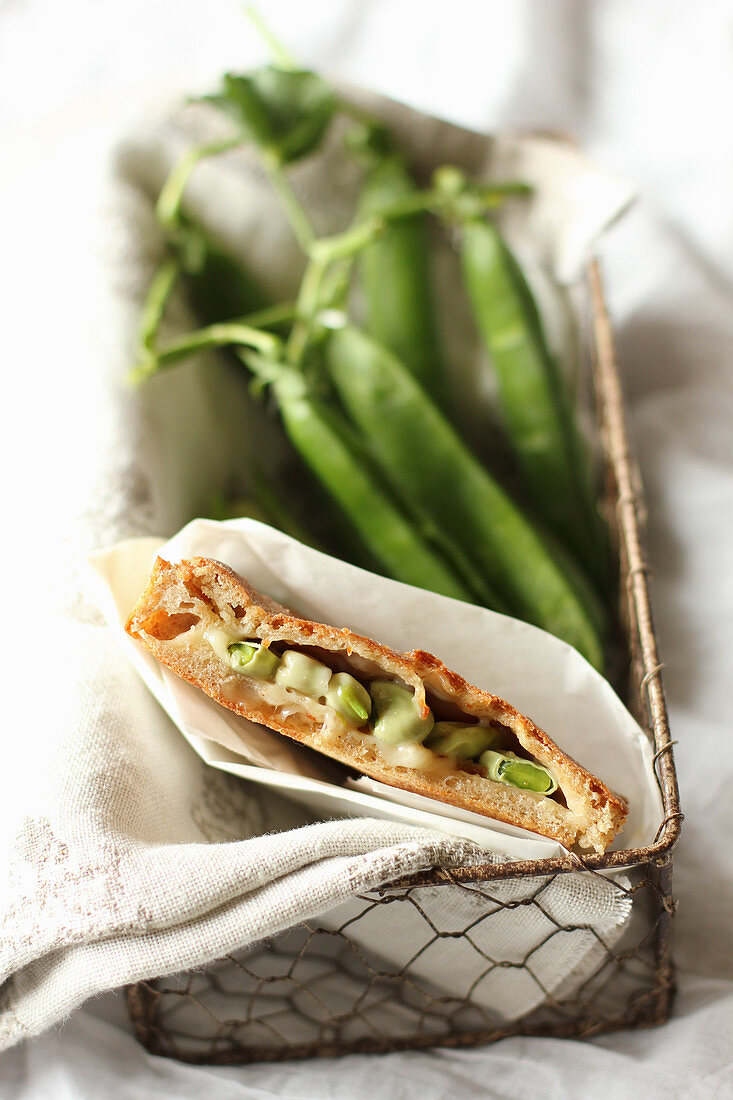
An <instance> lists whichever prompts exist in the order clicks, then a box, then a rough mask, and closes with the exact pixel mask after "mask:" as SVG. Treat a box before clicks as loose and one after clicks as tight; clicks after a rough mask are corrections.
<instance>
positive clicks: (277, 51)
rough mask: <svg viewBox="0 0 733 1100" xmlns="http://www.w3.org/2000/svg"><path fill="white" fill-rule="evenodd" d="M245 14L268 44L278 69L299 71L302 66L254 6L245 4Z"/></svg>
mask: <svg viewBox="0 0 733 1100" xmlns="http://www.w3.org/2000/svg"><path fill="white" fill-rule="evenodd" d="M244 14H245V15H246V16H247V18H248V19H249V21H250V23H251V24H252V26H253V27H254V29H255V30H256V31H257V33H258V34H259V35H260V37H261V38H262V39H263V40H264V41H265V42H266V43H267V46H268V48H269V50H270V53H271V55H272V60H273V61H274V62H275V64H276V65H277V66H278V68H280V69H291V70H294V71H297V70H298V69H299V68H300V66H299V65H298V64H297V62H296V60H295V58H294V57H293V55H292V54H291V53H290V51H289V50H288V49H286V48H285V46H283V44H282V42H280V41H279V40H278V39H277V38H276V37H275V35H274V34H273V33H272V31H271V30H270V28H269V27H268V26H267V24H266V23H265V21H264V19H263V18H262V16H261V15H260V13H259V12H258V10H257V8H256V7H255V6H254V4H245V7H244Z"/></svg>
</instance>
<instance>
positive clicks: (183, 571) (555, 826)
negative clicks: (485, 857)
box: [126, 558, 627, 852]
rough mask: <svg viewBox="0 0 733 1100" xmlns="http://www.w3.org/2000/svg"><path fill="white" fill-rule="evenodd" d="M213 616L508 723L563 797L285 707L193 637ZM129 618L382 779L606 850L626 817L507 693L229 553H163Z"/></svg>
mask: <svg viewBox="0 0 733 1100" xmlns="http://www.w3.org/2000/svg"><path fill="white" fill-rule="evenodd" d="M213 625H223V626H224V627H225V628H226V629H228V630H229V631H230V632H231V633H232V634H235V635H236V636H238V637H242V638H246V637H249V638H253V637H258V638H261V639H262V640H263V642H264V643H265V644H266V645H267V644H271V643H274V642H287V643H290V644H294V645H298V646H303V647H306V648H310V647H315V648H316V649H318V650H321V651H323V650H325V651H328V652H329V663H331V664H332V665H333V666H334V667H342V668H349V669H351V670H352V671H354V672H355V674H356V675H357V676H358V675H359V672H360V670H361V671H362V674H364V673H366V675H367V676H368V677H369V676H370V675H371V677H373V676H374V675H384V674H387V675H388V676H391V677H398V678H399V679H401V680H403V681H404V682H405V683H406V684H408V685H410V686H411V687H413V688H414V690H415V694H416V698H417V699H418V701H419V702H420V703H422V704H423V705H425V706H427V702H426V692H427V693H428V694H429V696H430V699H431V702H432V703H433V704H434V703H435V701H436V700H437V701H440V703H441V704H442V705H443V706H445V707H448V708H449V709H450V708H457V709H458V710H460V711H462V712H464V713H466V714H469V715H473V716H475V717H477V718H481V719H483V720H489V721H493V722H495V723H496V722H498V723H500V724H501V725H502V726H505V727H507V728H508V729H509V730H510V731H511V733H512V734H513V735H514V736H515V737H516V739H517V741H518V742H519V744H520V745H521V746H522V747H523V748H524V749H525V750H527V752H529V753H530V754H531V755H532V756H534V757H535V758H536V759H537V760H538V761H539V762H540V763H541V764H544V765H545V766H547V767H549V768H550V769H551V770H552V773H553V775H554V776H555V777H556V779H557V781H558V786H559V790H560V791H561V792H562V795H563V796H564V799H565V801H566V803H567V805H562V803H561V802H558V801H556V800H554V799H549V798H541V797H538V796H536V795H533V794H531V793H530V792H526V791H520V790H517V789H516V788H512V787H508V786H506V785H505V784H500V783H494V782H492V781H491V780H488V779H485V778H483V777H482V776H481V775H477V774H472V773H471V772H470V771H463V770H461V769H460V768H456V767H453V766H446V768H444V769H443V770H442V771H441V773H440V774H433V773H432V772H427V773H426V772H424V771H421V770H419V769H418V768H416V767H408V766H405V765H403V764H400V763H394V762H390V761H388V760H385V759H384V757H383V756H382V754H381V753H380V752H379V746H378V744H377V743H376V739H375V738H373V737H371V738H368V737H361V738H360V737H358V736H354V735H353V734H350V733H349V731H348V730H346V729H345V727H341V728H340V730H336V731H334V730H333V729H331V730H330V731H327V730H325V729H324V722H323V717H322V709H321V713H320V714H319V713H318V712H319V709H320V708H319V707H318V705H317V704H313V705H310V710H305V711H302V712H298V713H295V714H288V715H285V716H283V715H281V714H280V713H279V711H281V710H282V708H281V707H280V708H278V707H275V706H273V704H272V703H271V702H268V701H266V700H264V699H262V698H261V697H260V696H259V691H260V688H259V686H258V685H257V684H256V683H255V682H253V681H251V680H250V679H249V678H247V677H241V676H238V675H237V674H234V673H232V672H231V670H229V669H227V668H226V666H225V665H224V663H223V662H222V661H220V660H219V659H218V658H217V657H216V656H215V654H214V652H213V650H212V649H211V647H210V646H208V645H206V644H204V645H198V646H196V645H194V644H193V642H192V641H190V640H189V639H192V638H195V637H196V636H197V631H196V630H194V629H192V628H193V627H198V628H203V627H205V626H213ZM126 629H127V631H128V633H129V634H131V635H132V636H133V637H135V638H138V639H139V640H140V641H141V642H143V643H144V644H145V646H146V647H147V648H148V649H149V650H150V651H151V652H152V653H153V655H154V656H155V657H156V658H157V659H158V660H160V661H161V662H162V663H163V664H165V665H166V666H167V667H168V668H170V669H171V670H172V671H173V672H175V673H176V674H177V675H178V676H181V677H182V678H183V679H184V680H187V681H188V682H189V683H192V684H194V685H195V686H196V687H198V688H200V689H201V690H203V691H205V692H206V693H207V694H208V695H209V696H210V697H211V698H213V699H215V700H216V702H218V703H220V704H221V705H222V706H225V707H227V708H229V709H230V710H233V711H235V712H236V713H238V714H241V715H243V716H244V717H245V718H248V719H249V720H250V721H253V722H258V723H260V724H262V725H265V726H267V727H269V728H270V729H273V730H275V731H277V732H278V733H282V734H284V735H285V736H287V737H290V738H292V739H293V740H295V741H299V742H301V743H302V744H305V745H309V746H310V747H311V748H314V749H316V750H317V751H319V752H322V753H325V754H326V755H327V756H329V757H331V758H332V759H335V760H338V761H340V762H341V763H343V764H346V765H347V766H349V767H351V768H355V769H356V770H357V771H360V772H362V773H364V774H365V775H369V776H371V777H372V778H374V779H377V780H379V781H380V782H383V783H387V784H389V785H391V786H395V787H400V788H402V789H403V790H407V791H413V792H415V793H416V794H422V795H426V796H427V797H429V798H435V799H438V800H440V801H443V802H447V803H450V804H452V805H454V806H458V807H460V808H462V809H467V810H472V811H473V812H475V813H480V814H484V815H486V816H489V817H493V818H496V819H498V820H500V821H506V822H509V823H511V824H514V825H519V826H521V827H523V828H527V829H530V830H532V831H534V832H538V833H541V834H543V835H545V836H549V837H552V838H553V839H556V840H559V841H560V842H561V843H562V844H564V845H565V846H566V847H571V846H572V845H573V844H579V845H580V846H581V847H586V848H594V849H595V850H596V851H598V852H602V851H605V849H606V847H607V846H608V844H609V843H610V841H611V840H612V839H613V837H614V836H615V835H616V833H617V832H618V830H619V829H620V828H621V826H622V824H623V822H624V819H625V817H626V813H627V807H626V803H625V801H624V800H623V799H622V798H620V797H619V796H617V795H615V794H613V793H612V792H611V791H610V790H609V789H608V788H607V787H606V786H605V785H604V784H603V783H602V782H601V781H600V780H599V779H597V778H596V777H595V776H593V775H591V774H590V773H589V772H588V771H586V770H585V769H584V768H583V767H581V765H580V764H578V763H577V762H576V761H575V760H573V759H572V758H571V757H569V756H568V755H567V754H565V753H563V752H562V751H561V750H560V749H559V748H558V746H557V745H556V744H555V743H554V742H553V741H552V740H551V739H550V737H548V735H547V734H546V733H545V732H544V730H542V729H540V728H539V727H538V726H536V725H535V723H534V722H532V721H531V720H530V719H529V718H527V717H526V716H525V715H523V714H520V712H519V711H517V710H516V709H515V708H514V707H513V706H512V705H511V704H510V703H508V702H507V701H506V700H504V699H501V698H500V697H499V696H496V695H493V694H491V693H490V692H487V691H484V690H482V689H481V688H478V687H475V686H474V685H472V684H469V683H467V681H466V680H465V679H464V678H463V677H462V676H460V675H459V674H458V673H457V672H454V671H453V670H451V669H449V668H447V667H446V666H445V665H444V664H443V662H442V661H440V660H439V659H438V658H437V657H435V656H433V654H431V653H427V652H425V651H424V650H413V651H412V652H410V653H404V654H403V653H398V652H396V651H394V650H392V649H389V648H388V647H387V646H384V645H381V644H380V643H378V642H375V641H374V640H373V639H371V638H366V637H364V636H362V635H359V634H355V633H353V632H352V631H350V630H348V629H345V628H338V627H333V626H329V625H327V624H324V623H318V622H314V621H312V620H309V619H303V618H300V617H299V616H297V615H294V614H293V613H292V612H291V611H289V610H288V609H287V608H284V607H282V606H281V605H280V604H277V603H275V602H274V601H273V600H271V599H269V598H268V597H266V596H262V595H261V594H260V593H258V592H257V591H256V590H255V589H254V588H252V586H251V585H250V584H248V583H247V581H245V580H243V579H242V578H241V577H239V576H238V575H237V574H236V573H234V572H233V570H231V569H230V568H229V567H228V566H226V565H224V564H223V563H221V562H216V561H213V560H211V559H208V558H194V559H192V560H190V561H184V562H179V563H170V562H167V561H165V560H163V559H161V558H158V560H157V561H156V563H155V567H154V569H153V572H152V575H151V577H150V580H149V582H148V584H147V586H146V588H145V590H144V592H143V593H142V595H141V596H140V598H139V600H138V602H137V603H136V605H135V607H134V608H133V610H132V612H131V614H130V616H129V619H128V622H127V625H126ZM199 636H200V635H199ZM247 682H249V687H247ZM233 685H234V686H235V687H236V690H234V689H233ZM301 699H303V700H305V697H301ZM306 702H308V701H306ZM441 759H442V760H446V758H441Z"/></svg>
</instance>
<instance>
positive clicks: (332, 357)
mask: <svg viewBox="0 0 733 1100" xmlns="http://www.w3.org/2000/svg"><path fill="white" fill-rule="evenodd" d="M326 360H327V364H328V370H329V374H330V377H331V380H332V382H333V384H334V386H335V388H336V391H337V392H338V395H339V397H340V399H341V401H342V403H343V405H344V407H345V409H346V411H347V413H348V414H349V416H350V417H351V419H352V420H353V422H354V424H355V425H357V427H358V428H359V430H360V431H361V433H362V434H363V436H364V437H365V438H366V439H368V440H369V443H370V447H371V451H372V453H373V454H374V456H375V458H376V460H377V461H378V462H379V464H380V467H381V469H382V471H383V473H384V475H385V476H386V477H387V478H388V479H389V480H390V481H391V482H392V483H393V484H394V485H395V486H396V488H397V489H398V491H400V492H401V493H403V494H404V495H405V496H406V497H408V498H410V499H412V500H414V501H415V502H416V503H417V505H418V506H419V507H421V508H422V509H424V510H425V511H426V512H427V513H428V514H429V515H431V516H432V518H433V519H434V521H435V522H436V524H437V525H438V526H439V527H440V528H441V529H442V530H443V531H445V532H447V533H449V534H450V537H451V538H453V539H454V540H455V541H456V542H457V543H458V544H459V546H460V547H461V549H462V550H463V551H464V552H465V554H466V555H467V556H468V557H469V558H470V559H471V560H472V561H473V562H474V563H475V564H476V566H477V567H478V568H479V569H481V571H482V573H483V574H484V575H485V577H486V579H487V581H488V583H489V584H490V585H491V586H492V587H493V588H495V589H496V590H497V591H498V593H499V595H500V596H501V597H502V598H503V599H504V600H505V601H506V603H507V605H508V607H509V609H510V611H511V612H512V613H513V614H515V615H517V616H519V617H520V618H524V619H526V620H527V621H529V622H531V623H534V624H535V625H537V626H540V627H542V628H544V629H545V630H548V631H550V632H551V633H553V634H556V635H557V636H558V637H560V638H563V639H564V640H565V641H566V642H569V643H570V644H571V645H573V646H575V648H576V649H578V650H579V651H580V652H581V653H582V654H583V655H584V656H585V657H586V658H587V659H588V660H589V661H590V662H591V664H593V665H595V667H596V668H601V667H602V665H603V645H602V641H601V632H602V628H603V612H602V609H601V607H600V605H599V604H598V601H597V599H596V598H595V596H594V594H593V593H592V591H591V590H590V587H589V586H588V585H587V583H585V582H584V579H583V578H582V577H581V576H580V575H579V574H575V572H574V570H573V569H572V566H571V565H570V563H569V562H567V561H565V560H564V558H563V556H562V555H561V553H560V552H559V550H558V549H557V548H555V547H552V548H551V547H550V545H549V543H548V542H547V541H546V539H545V538H543V536H542V535H541V534H540V533H539V531H538V530H537V529H536V528H535V527H534V526H533V525H532V523H531V522H530V521H529V520H528V519H527V518H526V517H525V515H524V514H523V513H522V512H521V511H520V509H519V508H518V507H517V505H516V504H514V503H513V501H512V500H511V499H510V498H509V497H508V496H507V494H506V493H505V492H504V490H503V489H502V488H501V487H500V486H499V485H498V484H497V483H496V481H494V479H493V478H492V477H491V475H490V474H489V473H488V471H487V470H486V469H485V468H484V467H483V466H482V465H481V464H480V463H479V461H478V460H477V459H476V458H475V456H474V455H473V454H472V453H471V452H470V451H469V450H468V448H467V447H466V446H465V445H464V443H463V441H462V440H461V439H460V437H459V436H458V434H457V433H456V431H455V429H454V428H453V426H452V425H451V424H449V422H448V421H447V420H446V418H445V417H444V416H443V414H442V413H441V412H440V410H439V409H438V408H437V407H436V406H435V405H434V404H433V402H432V401H431V400H430V398H429V397H428V396H427V394H426V393H425V392H424V390H422V389H421V387H420V386H419V385H418V383H417V382H416V380H415V379H414V378H413V377H412V375H411V374H410V372H409V371H408V370H406V369H405V367H404V366H403V365H402V364H401V363H400V361H399V360H398V359H397V358H396V357H395V356H393V355H392V354H391V353H390V352H389V351H387V350H386V349H384V348H382V347H381V346H380V345H379V344H377V343H376V342H375V341H373V340H372V339H371V338H370V337H369V336H367V335H366V334H364V333H362V332H360V331H359V330H358V329H355V328H353V327H350V326H346V327H344V328H341V329H338V330H336V331H335V332H333V333H332V335H331V336H330V338H329V340H328V343H327V346H326Z"/></svg>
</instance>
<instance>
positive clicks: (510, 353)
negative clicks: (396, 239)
mask: <svg viewBox="0 0 733 1100" xmlns="http://www.w3.org/2000/svg"><path fill="white" fill-rule="evenodd" d="M461 264H462V269H463V278H464V282H465V286H466V289H467V292H468V296H469V299H470V302H471V306H472V310H473V315H474V318H475V320H476V325H477V327H478V329H479V332H480V335H481V337H482V339H483V342H484V344H485V345H486V348H487V350H488V352H489V354H490V356H491V362H492V366H493V370H494V374H495V376H496V380H497V384H498V389H499V400H500V403H501V410H502V415H503V420H504V423H505V426H506V429H507V434H508V436H509V440H510V443H511V445H512V449H513V451H514V454H515V456H516V459H517V462H518V465H519V467H520V472H521V474H522V477H523V481H524V484H525V487H526V489H527V492H528V494H529V496H530V498H531V502H532V505H533V507H534V509H535V511H536V513H537V515H538V516H539V517H540V518H541V519H542V520H543V521H544V523H546V525H547V527H548V528H549V529H550V530H551V531H552V532H553V533H554V534H555V535H556V536H557V538H558V539H559V540H560V541H561V542H563V543H564V544H565V545H566V546H567V547H568V549H569V550H570V551H571V552H572V553H573V554H574V555H575V557H576V558H577V560H578V561H579V562H582V563H583V566H584V567H585V568H586V569H587V570H588V572H589V573H590V574H591V575H593V576H595V577H596V578H598V579H599V580H604V579H605V577H606V576H607V567H608V557H607V555H608V548H607V545H606V544H605V538H604V534H603V528H602V525H601V521H600V516H599V514H598V512H597V510H596V507H595V500H594V495H593V490H592V482H591V477H590V471H589V464H588V459H587V455H586V454H585V452H584V447H583V443H582V440H581V438H580V435H579V432H578V429H577V425H576V423H575V419H574V417H573V414H572V409H571V404H570V396H569V393H568V391H567V388H566V386H565V383H564V379H563V377H562V373H561V371H560V369H559V367H558V364H557V362H556V360H555V359H554V357H553V356H552V354H551V353H550V351H549V349H548V347H547V343H546V340H545V337H544V333H543V330H542V323H541V320H540V317H539V313H538V311H537V307H536V305H535V302H534V300H533V298H532V295H531V293H530V291H529V288H528V286H527V283H526V281H525V279H524V276H523V274H522V271H521V269H520V267H519V265H518V264H517V261H516V260H515V258H514V256H513V255H512V253H511V252H510V250H509V248H508V247H507V245H506V244H505V242H504V241H503V239H502V237H501V235H500V233H499V231H498V229H497V228H496V226H495V225H493V223H491V222H489V221H486V220H479V219H474V220H472V221H468V222H467V223H465V224H464V226H463V234H462V244H461Z"/></svg>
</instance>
